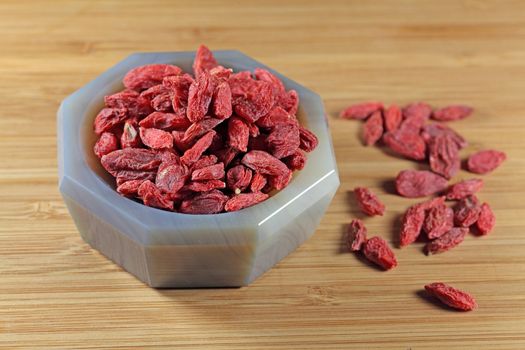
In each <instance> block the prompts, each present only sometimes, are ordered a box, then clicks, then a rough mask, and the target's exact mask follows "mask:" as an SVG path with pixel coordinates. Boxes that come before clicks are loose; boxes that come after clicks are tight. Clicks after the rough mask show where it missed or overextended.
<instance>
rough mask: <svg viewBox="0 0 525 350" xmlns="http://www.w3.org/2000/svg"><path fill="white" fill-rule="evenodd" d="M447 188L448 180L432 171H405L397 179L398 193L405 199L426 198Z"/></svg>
mask: <svg viewBox="0 0 525 350" xmlns="http://www.w3.org/2000/svg"><path fill="white" fill-rule="evenodd" d="M446 187H447V180H446V179H445V178H443V177H441V176H439V175H437V174H434V173H433V172H431V171H426V170H403V171H401V172H400V173H399V174H398V175H397V177H396V190H397V193H399V194H400V195H402V196H403V197H408V198H416V197H425V196H429V195H431V194H434V193H436V192H440V191H442V190H444V189H445V188H446Z"/></svg>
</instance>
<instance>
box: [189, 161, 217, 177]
mask: <svg viewBox="0 0 525 350" xmlns="http://www.w3.org/2000/svg"><path fill="white" fill-rule="evenodd" d="M222 178H224V164H223V163H217V164H213V165H208V166H206V167H204V168H200V169H197V170H194V171H193V173H192V174H191V179H192V180H193V181H203V180H220V179H222Z"/></svg>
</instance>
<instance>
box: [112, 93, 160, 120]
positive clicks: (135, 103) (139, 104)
mask: <svg viewBox="0 0 525 350" xmlns="http://www.w3.org/2000/svg"><path fill="white" fill-rule="evenodd" d="M104 102H105V103H106V107H108V108H125V109H127V111H128V117H130V118H142V117H145V116H147V115H148V114H150V113H151V112H153V108H152V107H151V103H150V101H149V100H148V99H147V98H144V97H142V96H140V94H139V93H138V92H136V91H133V90H124V91H121V92H117V93H116V94H113V95H109V96H105V97H104Z"/></svg>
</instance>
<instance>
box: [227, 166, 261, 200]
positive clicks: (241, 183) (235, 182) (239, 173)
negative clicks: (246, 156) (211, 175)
mask: <svg viewBox="0 0 525 350" xmlns="http://www.w3.org/2000/svg"><path fill="white" fill-rule="evenodd" d="M221 164H222V163H221ZM251 181H252V171H251V170H250V169H248V168H247V167H245V166H244V165H236V166H234V167H232V168H230V169H229V170H228V173H227V174H226V186H227V187H228V188H229V189H230V190H232V191H233V192H234V193H235V194H239V193H241V192H242V191H244V190H245V189H246V188H248V186H250V183H251ZM262 187H264V186H262ZM262 187H261V188H260V189H259V190H261V189H262Z"/></svg>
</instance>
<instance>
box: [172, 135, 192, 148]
mask: <svg viewBox="0 0 525 350" xmlns="http://www.w3.org/2000/svg"><path fill="white" fill-rule="evenodd" d="M184 133H185V132H184V131H182V130H173V131H172V132H171V136H173V145H174V146H175V148H176V149H177V150H179V151H181V152H185V151H186V150H187V149H188V148H190V145H191V144H190V143H189V142H186V141H184Z"/></svg>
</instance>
